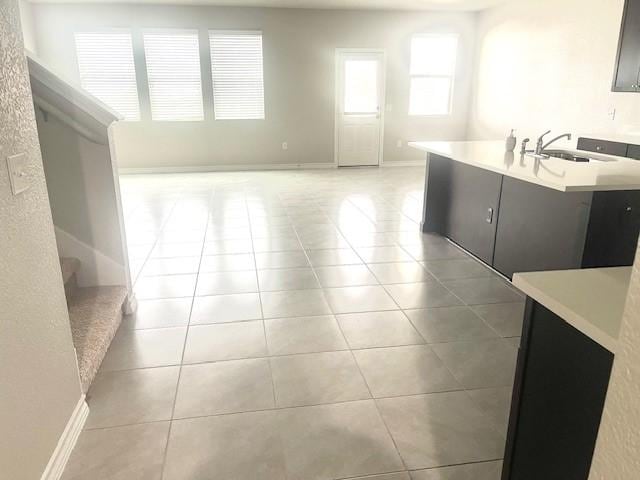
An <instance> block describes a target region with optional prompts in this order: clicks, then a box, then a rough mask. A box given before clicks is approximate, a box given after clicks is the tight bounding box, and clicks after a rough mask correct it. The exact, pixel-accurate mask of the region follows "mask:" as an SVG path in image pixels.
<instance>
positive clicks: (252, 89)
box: [209, 31, 264, 120]
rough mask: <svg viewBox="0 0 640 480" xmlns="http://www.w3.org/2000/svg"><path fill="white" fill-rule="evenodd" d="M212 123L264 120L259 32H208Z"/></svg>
mask: <svg viewBox="0 0 640 480" xmlns="http://www.w3.org/2000/svg"><path fill="white" fill-rule="evenodd" d="M209 44H210V48H211V74H212V80H213V107H214V111H215V117H216V120H242V119H264V79H263V69H262V33H261V32H219V31H211V32H209Z"/></svg>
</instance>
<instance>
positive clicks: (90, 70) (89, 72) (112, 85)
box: [75, 32, 140, 120]
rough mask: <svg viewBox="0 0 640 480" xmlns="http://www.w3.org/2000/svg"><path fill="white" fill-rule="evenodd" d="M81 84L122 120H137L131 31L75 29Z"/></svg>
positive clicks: (136, 94) (138, 116)
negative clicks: (76, 31) (85, 30)
mask: <svg viewBox="0 0 640 480" xmlns="http://www.w3.org/2000/svg"><path fill="white" fill-rule="evenodd" d="M75 41H76V54H77V57H78V71H79V73H80V85H82V88H84V89H85V90H86V91H87V92H89V93H90V94H91V95H93V96H95V97H96V98H98V99H99V100H100V101H101V102H103V103H105V104H106V105H108V106H109V107H111V108H112V109H114V110H115V111H116V112H118V113H119V114H120V115H122V116H123V117H124V118H125V120H140V105H139V103H138V88H137V85H136V70H135V66H134V63H133V48H132V46H131V34H130V33H127V32H86V33H80V32H79V33H76V34H75Z"/></svg>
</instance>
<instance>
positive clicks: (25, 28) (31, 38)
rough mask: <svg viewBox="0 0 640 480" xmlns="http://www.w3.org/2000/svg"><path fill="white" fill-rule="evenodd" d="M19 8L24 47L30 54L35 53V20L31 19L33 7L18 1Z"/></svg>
mask: <svg viewBox="0 0 640 480" xmlns="http://www.w3.org/2000/svg"><path fill="white" fill-rule="evenodd" d="M19 2H20V3H19V6H20V23H21V25H22V37H23V40H24V47H25V48H26V49H27V50H29V51H30V52H33V53H37V52H38V45H37V43H36V32H35V25H34V23H35V20H34V18H33V7H32V5H31V3H30V2H29V1H28V0H19Z"/></svg>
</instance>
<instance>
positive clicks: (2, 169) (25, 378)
mask: <svg viewBox="0 0 640 480" xmlns="http://www.w3.org/2000/svg"><path fill="white" fill-rule="evenodd" d="M18 12H19V10H18V2H17V0H0V272H1V275H0V431H1V432H2V434H0V478H2V479H5V478H6V479H11V480H34V479H39V478H40V475H41V474H42V471H43V470H44V468H45V466H46V464H47V462H48V460H49V457H50V456H51V454H52V453H53V451H54V449H55V447H56V444H57V442H58V439H59V437H60V435H61V434H62V431H63V430H64V427H65V425H66V423H67V421H68V420H69V417H70V415H71V413H72V411H73V409H74V408H75V406H76V404H77V402H78V400H79V398H80V384H79V380H78V373H77V368H76V360H75V355H74V351H73V344H72V342H71V332H70V329H69V318H68V314H67V306H66V301H65V298H64V289H63V286H62V277H61V273H60V265H59V263H58V255H57V251H56V244H55V238H54V234H53V224H52V221H51V211H50V208H49V201H48V197H47V189H46V185H45V180H44V173H43V170H42V162H41V159H40V149H39V145H38V137H37V132H36V124H35V118H34V111H33V104H32V101H31V92H30V87H29V78H28V75H27V71H26V62H25V58H24V54H23V43H22V34H21V32H20V24H19V13H18ZM22 152H24V153H26V154H27V157H28V160H29V172H28V173H29V175H30V177H31V179H32V187H31V189H30V190H28V191H27V192H24V193H22V194H20V195H18V196H13V194H12V193H11V187H10V183H9V176H8V171H7V167H6V157H7V156H8V155H13V154H16V153H22Z"/></svg>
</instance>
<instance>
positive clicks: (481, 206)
mask: <svg viewBox="0 0 640 480" xmlns="http://www.w3.org/2000/svg"><path fill="white" fill-rule="evenodd" d="M428 175H429V178H428V182H427V188H426V192H425V196H426V197H425V217H424V218H425V221H424V223H423V230H424V231H430V232H438V233H440V234H443V235H445V236H447V237H449V238H451V239H454V240H455V242H456V243H457V244H458V245H460V246H461V247H463V248H465V249H466V250H468V251H469V252H471V253H472V254H474V255H475V256H477V257H478V258H480V259H481V260H483V261H484V262H486V263H488V264H491V262H492V260H493V250H494V242H495V235H496V223H497V209H498V202H499V199H500V188H501V184H502V175H499V174H497V173H493V172H489V171H487V170H483V169H480V168H476V167H471V166H468V165H465V164H462V163H458V162H452V161H451V160H449V159H447V158H442V157H438V156H437V155H431V156H430V160H429V173H428Z"/></svg>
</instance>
